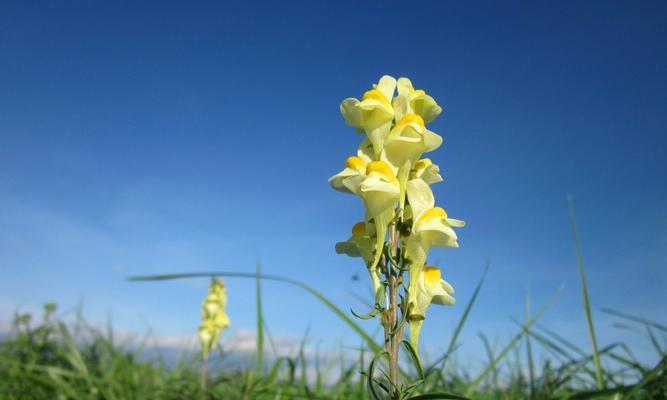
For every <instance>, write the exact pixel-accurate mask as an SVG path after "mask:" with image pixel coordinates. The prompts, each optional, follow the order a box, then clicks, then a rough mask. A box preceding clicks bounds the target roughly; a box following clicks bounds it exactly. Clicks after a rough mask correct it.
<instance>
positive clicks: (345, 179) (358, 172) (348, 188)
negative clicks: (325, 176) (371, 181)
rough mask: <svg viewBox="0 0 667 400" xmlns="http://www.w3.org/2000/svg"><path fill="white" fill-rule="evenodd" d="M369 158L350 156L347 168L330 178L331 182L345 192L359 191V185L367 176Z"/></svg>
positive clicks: (354, 192)
mask: <svg viewBox="0 0 667 400" xmlns="http://www.w3.org/2000/svg"><path fill="white" fill-rule="evenodd" d="M367 162H368V161H367V160H365V159H364V158H362V157H359V156H353V157H348V158H347V160H346V161H345V168H344V169H343V170H342V171H341V172H339V173H337V174H336V175H334V176H332V177H331V178H329V184H330V185H331V187H332V188H334V189H335V190H338V191H339V192H343V193H353V194H358V193H359V185H360V184H361V182H362V181H363V180H364V178H366V165H367Z"/></svg>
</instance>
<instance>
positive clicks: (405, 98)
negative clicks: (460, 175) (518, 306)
mask: <svg viewBox="0 0 667 400" xmlns="http://www.w3.org/2000/svg"><path fill="white" fill-rule="evenodd" d="M395 92H397V93H396V95H395ZM340 111H341V113H342V114H343V117H344V118H345V121H346V123H347V124H348V125H351V126H353V127H355V128H356V129H357V132H359V133H365V138H364V140H363V141H362V143H361V144H360V146H359V147H358V149H357V153H356V155H354V156H351V157H349V158H348V159H347V160H346V162H345V168H344V169H343V170H342V171H340V172H339V173H337V174H336V175H334V176H332V177H331V178H330V179H329V182H330V184H331V186H332V187H333V188H334V189H336V190H338V191H341V192H345V193H352V194H355V195H357V196H359V197H360V198H361V200H362V201H363V204H364V206H365V209H366V214H365V217H364V220H363V221H361V222H358V223H356V224H355V225H354V227H353V228H352V235H351V236H350V238H349V239H347V241H345V242H340V243H337V244H336V252H338V253H340V254H347V255H349V256H352V257H361V258H362V259H363V260H364V262H365V264H366V267H367V269H368V273H369V275H370V277H371V281H372V283H373V288H374V290H375V294H376V303H381V302H383V301H386V294H385V288H386V282H387V280H386V278H387V277H388V276H389V275H392V274H393V275H395V276H397V277H399V276H400V277H401V279H402V276H403V271H405V272H409V285H408V289H407V291H408V293H407V296H406V298H407V304H406V307H405V310H406V311H405V312H407V321H408V323H409V325H410V337H411V343H412V344H413V346H414V347H415V349H416V348H417V343H418V337H419V332H420V329H421V325H422V323H423V320H424V318H425V315H426V310H427V308H428V306H429V305H430V304H431V303H436V304H447V305H451V304H454V302H455V299H454V297H453V294H454V289H453V288H452V286H451V285H450V284H449V283H447V282H446V281H445V280H443V279H442V278H441V273H440V270H439V269H437V268H435V267H432V266H427V265H426V260H427V256H428V253H429V250H430V249H431V247H434V246H436V247H458V242H457V236H456V233H455V232H454V230H453V229H452V228H453V227H462V226H463V225H464V222H463V221H460V220H457V219H453V218H449V216H448V215H447V212H445V210H444V208H442V207H436V205H435V198H434V196H433V192H432V190H431V185H432V184H434V183H437V182H441V181H442V180H443V179H442V177H441V176H440V169H439V167H438V166H437V165H436V164H434V163H433V162H432V161H431V160H430V159H428V158H421V157H422V155H423V154H425V153H428V152H430V151H433V150H435V149H437V148H438V147H440V145H442V142H443V140H442V137H441V136H440V135H438V134H436V133H434V132H432V131H430V130H429V129H428V128H427V127H426V124H428V123H429V122H431V121H432V120H433V119H434V118H436V117H437V116H438V115H439V114H440V113H441V112H442V108H440V106H438V104H437V103H436V101H435V100H434V99H433V98H432V97H431V96H429V95H428V94H426V92H424V91H423V90H415V89H414V88H413V86H412V82H410V80H409V79H407V78H399V79H398V81H396V79H394V78H392V77H390V76H386V75H385V76H383V77H382V78H380V80H379V82H378V83H377V84H375V85H373V88H372V89H370V90H368V91H367V92H365V93H364V94H363V96H362V97H361V100H358V99H355V98H348V99H345V100H343V102H342V103H341V105H340ZM392 271H394V272H392Z"/></svg>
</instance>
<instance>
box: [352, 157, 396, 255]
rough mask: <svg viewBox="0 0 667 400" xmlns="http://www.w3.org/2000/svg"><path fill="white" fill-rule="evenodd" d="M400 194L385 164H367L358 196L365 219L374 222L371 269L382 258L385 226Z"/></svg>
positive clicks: (394, 179) (392, 174) (389, 169)
mask: <svg viewBox="0 0 667 400" xmlns="http://www.w3.org/2000/svg"><path fill="white" fill-rule="evenodd" d="M400 192H401V188H400V184H399V183H398V179H397V178H396V175H394V173H393V172H392V170H391V168H390V167H389V165H388V164H387V163H385V162H384V161H373V162H371V163H369V164H368V166H367V167H366V179H364V181H363V182H362V183H361V186H360V191H359V195H360V196H361V198H362V199H363V201H364V205H365V206H366V212H367V219H369V220H370V219H373V220H374V222H375V233H376V236H377V239H376V240H377V241H376V248H375V258H374V260H373V263H372V265H371V268H375V267H376V266H377V264H378V262H379V261H380V257H381V256H382V247H383V245H384V239H385V236H386V234H387V226H388V225H389V222H391V220H392V218H393V217H394V212H395V211H396V204H397V203H398V200H399V196H400Z"/></svg>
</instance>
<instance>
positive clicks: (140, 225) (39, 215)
mask: <svg viewBox="0 0 667 400" xmlns="http://www.w3.org/2000/svg"><path fill="white" fill-rule="evenodd" d="M132 3H135V2H132ZM132 3H128V4H120V3H119V2H88V1H86V2H66V4H61V3H60V4H59V3H52V2H44V3H43V4H40V5H37V4H34V3H31V4H30V5H28V4H27V3H26V2H3V3H2V5H1V6H0V54H1V56H0V320H3V321H8V320H9V319H10V317H11V312H12V310H13V309H14V308H15V307H21V308H22V309H34V308H35V307H37V306H38V305H39V304H41V303H42V302H46V301H51V300H52V301H57V302H58V303H60V304H61V305H62V306H63V308H64V309H65V310H67V309H71V307H73V306H74V305H75V304H76V303H77V302H78V301H79V300H80V299H83V301H84V305H85V314H86V316H87V317H88V318H90V319H91V320H94V321H104V320H105V319H106V317H107V315H108V314H111V315H112V317H113V319H114V321H115V324H116V326H117V327H119V328H122V329H128V330H135V331H145V330H146V329H147V328H148V327H151V328H152V329H153V331H154V332H156V333H160V334H173V333H184V332H189V331H191V330H192V329H194V328H195V327H196V326H197V324H198V318H199V314H198V313H199V311H198V308H199V304H200V301H201V299H202V298H203V295H204V291H205V286H206V281H205V280H199V281H188V282H169V283H127V282H124V281H123V278H124V277H125V276H128V275H136V274H152V273H165V272H180V271H183V272H187V271H198V270H233V271H248V272H250V271H253V269H254V266H255V260H256V259H257V257H260V258H261V260H262V262H263V266H264V271H265V272H266V273H273V274H279V275H284V276H288V277H293V278H297V279H299V280H302V281H305V282H308V283H310V284H312V285H313V286H314V287H316V288H317V289H320V290H322V291H323V292H324V293H325V294H327V295H328V296H330V297H331V298H332V299H333V300H335V302H336V303H337V304H339V305H340V306H341V307H343V308H348V307H349V306H355V307H356V308H357V309H360V311H361V309H363V307H361V306H360V305H359V303H357V302H356V300H354V299H353V298H352V296H350V294H349V292H350V291H352V292H356V293H362V294H366V291H365V289H366V288H365V284H366V283H365V282H363V281H362V282H352V281H351V280H350V277H351V276H352V275H353V274H354V273H355V272H362V271H363V270H362V267H361V265H360V262H359V260H356V259H348V258H345V257H342V256H338V255H336V254H335V253H334V250H333V246H334V243H335V242H336V241H337V240H340V239H345V238H346V237H347V236H348V234H349V229H350V226H351V224H352V223H354V222H355V221H357V220H358V219H359V217H360V216H361V215H362V209H361V202H360V201H359V200H358V199H354V198H353V197H351V196H345V195H343V194H340V193H337V192H334V191H333V190H331V189H330V188H329V186H328V184H327V178H328V177H329V176H330V175H332V174H334V173H336V172H337V171H339V170H340V169H341V168H342V165H343V162H344V159H345V157H347V156H348V155H351V153H352V151H353V149H354V148H355V147H356V145H357V143H358V140H359V136H357V135H355V133H354V132H353V130H352V129H350V128H348V127H346V126H345V124H344V122H343V119H342V117H341V116H340V114H339V111H338V104H339V102H340V101H341V100H342V99H343V98H345V97H349V96H355V97H356V96H360V95H361V94H362V93H363V91H364V90H366V89H367V88H368V87H369V85H370V84H371V83H372V82H374V81H376V80H377V78H379V77H380V76H381V75H383V74H391V75H394V76H397V77H398V76H407V77H410V78H411V79H412V80H413V82H414V83H415V85H416V86H417V87H423V88H425V89H427V90H428V91H429V92H430V93H431V94H432V95H433V96H434V97H435V98H436V99H437V100H438V102H439V103H440V104H441V105H442V106H443V108H444V112H443V114H442V115H441V116H440V118H438V119H437V120H436V121H435V122H434V123H433V124H432V126H431V128H432V130H434V131H436V132H438V133H440V134H441V135H442V136H443V137H444V138H445V145H444V146H443V147H441V148H440V149H439V150H437V151H436V152H434V153H432V154H431V158H432V159H433V160H434V161H435V162H436V163H438V164H440V166H441V168H442V171H443V175H444V177H445V182H444V183H442V184H438V185H436V186H435V187H434V190H435V195H436V198H437V200H438V202H439V203H440V204H443V205H444V206H445V207H446V208H447V210H448V211H449V213H450V215H452V216H453V217H456V218H461V219H464V220H466V221H467V222H468V225H467V226H466V227H465V228H464V229H462V230H460V235H459V236H460V240H459V241H460V244H461V247H460V249H458V250H447V251H435V252H434V253H433V256H432V260H434V261H438V260H439V261H440V265H441V266H442V267H443V269H444V274H445V276H446V277H447V278H448V280H449V281H450V282H451V283H452V284H453V285H454V287H455V288H456V289H457V298H458V300H459V304H458V305H457V306H456V307H453V308H436V307H433V308H432V309H431V311H430V316H429V320H428V321H427V323H426V325H425V327H424V333H423V335H424V338H425V341H426V345H427V347H429V346H430V347H431V348H433V349H435V350H438V349H442V348H444V347H445V345H446V342H447V341H448V340H449V337H450V334H451V328H452V326H453V325H454V323H455V321H456V320H457V319H458V318H459V316H460V315H461V312H462V311H463V306H464V304H465V302H466V301H467V299H468V298H469V296H470V295H471V292H472V289H473V288H474V286H475V284H476V282H477V280H478V278H479V276H480V274H481V272H482V270H483V265H484V263H485V260H486V259H487V258H490V259H491V261H492V269H491V271H490V274H489V277H488V280H487V283H486V285H485V287H484V289H483V291H482V294H481V296H480V298H479V302H478V305H477V307H476V309H475V310H474V312H473V315H472V317H471V319H470V322H469V323H468V325H467V329H466V332H465V333H464V341H465V344H464V347H463V348H462V350H461V351H463V352H465V351H470V352H475V351H476V349H477V348H478V344H479V341H478V340H477V338H476V337H475V336H476V332H477V331H483V332H485V333H486V334H487V335H489V336H490V337H491V338H498V339H501V340H503V339H506V338H508V337H509V335H510V334H511V333H512V332H514V331H515V327H514V325H513V324H512V323H511V321H510V319H509V318H510V317H511V316H517V317H519V316H522V314H523V299H524V293H525V291H526V289H527V288H529V290H530V292H531V295H532V297H533V302H534V304H536V305H538V304H540V303H542V302H543V301H544V300H545V299H546V298H547V297H548V296H549V294H550V293H551V292H552V291H553V290H555V289H556V288H557V287H558V286H559V285H560V283H561V282H565V284H566V287H565V289H564V291H563V293H562V295H561V297H560V299H559V300H558V302H557V304H556V305H555V306H554V307H553V308H552V309H551V310H550V312H549V313H548V315H547V316H546V317H545V319H544V323H545V325H547V326H549V327H551V328H553V329H557V330H559V331H560V332H562V333H564V334H565V335H566V336H568V337H569V338H571V339H572V340H574V341H576V342H577V343H581V344H583V345H585V344H586V343H587V337H586V331H585V329H586V328H585V320H584V316H583V313H582V308H581V306H580V304H581V296H580V291H579V290H580V289H579V284H578V278H577V269H576V259H575V253H574V248H573V246H572V238H571V231H570V225H569V222H568V217H567V203H566V195H567V194H568V193H571V194H572V195H573V196H574V199H575V205H576V210H577V216H578V222H579V226H580V234H581V241H582V245H583V255H584V261H585V263H586V267H587V274H588V280H589V284H590V293H591V296H592V305H593V307H594V310H596V311H597V313H596V321H597V322H598V329H599V334H600V336H601V340H602V341H603V342H606V343H608V342H610V341H613V340H616V339H627V340H634V341H636V342H637V343H638V344H639V345H642V346H643V342H642V340H641V339H637V338H634V337H633V335H632V334H628V333H625V332H622V331H618V330H616V329H614V328H612V327H611V319H610V318H609V317H606V316H604V315H603V314H601V313H600V312H599V309H600V307H604V306H608V307H613V308H617V309H620V310H624V311H626V312H629V313H633V314H645V315H646V316H650V317H653V318H655V319H658V320H662V322H665V315H666V314H667V312H666V311H667V291H665V287H666V284H667V272H666V271H667V270H666V269H665V267H666V266H667V184H666V183H667V138H666V136H665V129H666V127H667V95H666V93H667V25H666V24H665V23H664V21H665V20H666V19H667V3H665V2H655V3H652V2H625V3H620V2H588V3H587V4H574V3H563V2H537V3H535V2H522V3H505V2H503V3H502V5H499V3H497V2H491V3H487V4H484V3H475V4H470V3H464V2H433V3H428V2H422V3H416V4H411V5H410V6H409V8H407V9H406V8H405V3H391V2H381V3H377V4H375V5H371V4H360V3H357V2H355V3H344V2H335V3H329V4H324V2H305V1H304V2H298V3H288V2H279V3H271V4H262V5H259V4H257V5H250V4H241V3H235V4H226V5H214V4H192V3H191V2H187V3H186V2H183V3H181V4H173V3H169V4H167V3H166V2H160V3H159V4H158V3H154V4H149V3H146V2H140V4H132ZM361 276H362V277H364V275H363V274H361ZM252 285H253V283H252V282H247V281H243V280H239V279H236V280H229V281H228V286H229V293H230V300H229V312H230V316H231V319H232V321H233V323H234V329H253V325H254V311H253V310H254V298H253V286H252ZM265 287H266V296H267V297H266V304H265V306H266V315H267V319H268V323H269V324H270V326H271V328H272V331H273V333H274V334H276V335H300V334H301V332H303V331H304V330H305V329H306V327H307V326H308V325H310V327H311V336H312V337H313V338H314V340H316V341H317V342H322V343H334V344H335V343H337V341H338V340H339V339H340V338H343V339H344V340H346V341H348V342H351V343H357V340H356V339H355V338H354V336H353V334H352V333H351V332H350V331H349V330H348V328H346V327H345V326H344V325H342V324H341V323H340V322H338V321H337V320H336V319H335V317H334V316H333V314H330V313H329V311H328V310H326V309H325V308H323V307H322V306H321V305H320V304H318V303H316V302H315V301H313V300H312V299H311V298H310V297H308V295H307V294H305V293H303V292H300V291H299V290H297V289H294V288H291V287H288V286H284V285H280V284H273V283H271V284H267V285H265ZM362 324H363V325H364V326H366V327H368V328H369V330H372V329H373V327H374V325H373V323H372V322H363V323H362Z"/></svg>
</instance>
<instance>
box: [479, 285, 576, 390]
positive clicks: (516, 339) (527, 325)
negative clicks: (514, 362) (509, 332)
mask: <svg viewBox="0 0 667 400" xmlns="http://www.w3.org/2000/svg"><path fill="white" fill-rule="evenodd" d="M562 289H563V286H561V287H560V288H558V290H556V293H554V294H553V295H552V296H551V298H550V299H549V300H548V301H547V303H546V304H545V305H544V306H543V307H542V309H541V310H540V311H539V312H538V313H537V314H535V317H533V318H532V319H531V320H530V321H528V322H526V323H525V324H524V326H523V328H522V329H521V331H520V332H519V333H518V334H517V335H516V336H514V338H513V339H512V340H511V341H510V342H509V343H508V344H507V346H505V348H504V349H503V350H501V351H500V353H499V354H498V356H497V357H496V358H495V359H494V360H493V362H491V363H489V365H487V366H486V368H484V370H483V371H482V373H481V374H479V376H477V378H475V380H473V381H472V383H470V385H469V386H468V389H467V390H466V396H471V395H472V394H474V393H475V391H476V390H477V387H478V386H479V384H480V383H481V382H482V381H483V380H484V378H486V376H487V375H488V374H489V373H490V372H491V371H493V369H494V368H495V366H496V365H498V363H499V362H500V360H502V359H503V358H504V357H505V356H506V355H507V354H508V353H509V352H510V350H512V349H513V348H514V347H515V346H516V345H517V343H519V341H520V340H521V338H522V337H523V335H524V334H526V333H527V332H528V329H529V328H530V327H531V326H532V325H533V324H535V322H537V320H538V319H540V318H541V317H542V315H543V314H544V313H545V312H546V311H547V309H548V308H549V307H550V306H551V305H552V304H553V303H554V301H556V298H557V297H558V294H560V291H561V290H562Z"/></svg>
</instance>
